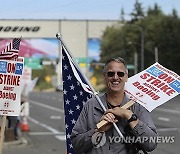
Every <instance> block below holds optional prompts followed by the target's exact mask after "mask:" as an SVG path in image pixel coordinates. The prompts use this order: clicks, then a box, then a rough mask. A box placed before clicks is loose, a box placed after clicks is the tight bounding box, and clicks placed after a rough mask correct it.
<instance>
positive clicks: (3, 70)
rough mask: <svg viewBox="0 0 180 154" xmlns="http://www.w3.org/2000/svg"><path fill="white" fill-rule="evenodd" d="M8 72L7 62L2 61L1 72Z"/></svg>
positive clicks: (0, 62) (0, 64) (0, 63)
mask: <svg viewBox="0 0 180 154" xmlns="http://www.w3.org/2000/svg"><path fill="white" fill-rule="evenodd" d="M6 72H7V62H5V61H0V73H6Z"/></svg>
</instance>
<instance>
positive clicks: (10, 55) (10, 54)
mask: <svg viewBox="0 0 180 154" xmlns="http://www.w3.org/2000/svg"><path fill="white" fill-rule="evenodd" d="M20 42H21V38H14V39H13V40H12V42H11V43H10V44H9V45H8V46H7V47H6V48H5V49H4V50H3V51H2V52H1V53H0V59H6V60H16V59H17V58H18V52H19V45H20Z"/></svg>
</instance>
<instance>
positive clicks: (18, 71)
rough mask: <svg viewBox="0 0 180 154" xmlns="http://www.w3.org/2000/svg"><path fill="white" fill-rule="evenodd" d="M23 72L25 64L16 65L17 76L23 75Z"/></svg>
mask: <svg viewBox="0 0 180 154" xmlns="http://www.w3.org/2000/svg"><path fill="white" fill-rule="evenodd" d="M22 71H23V64H22V63H17V64H16V71H15V74H18V75H22Z"/></svg>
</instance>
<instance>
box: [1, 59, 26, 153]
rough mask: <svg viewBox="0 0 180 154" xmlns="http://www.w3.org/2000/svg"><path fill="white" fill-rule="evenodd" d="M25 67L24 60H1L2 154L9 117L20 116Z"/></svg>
mask: <svg viewBox="0 0 180 154" xmlns="http://www.w3.org/2000/svg"><path fill="white" fill-rule="evenodd" d="M23 67H24V58H23V57H21V58H18V59H17V61H13V60H0V76H1V79H2V80H1V81H0V115H2V121H1V133H0V134H1V136H0V154H2V148H3V140H4V131H5V125H6V118H7V116H19V115H20V96H21V90H19V89H20V87H21V76H22V72H23Z"/></svg>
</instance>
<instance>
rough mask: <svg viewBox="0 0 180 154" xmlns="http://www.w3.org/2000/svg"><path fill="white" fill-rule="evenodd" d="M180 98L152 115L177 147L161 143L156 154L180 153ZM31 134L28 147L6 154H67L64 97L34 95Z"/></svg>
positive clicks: (41, 93)
mask: <svg viewBox="0 0 180 154" xmlns="http://www.w3.org/2000/svg"><path fill="white" fill-rule="evenodd" d="M179 102H180V96H177V97H175V98H174V99H172V100H171V101H169V102H167V103H165V104H163V105H161V106H160V107H158V108H157V109H155V110H154V111H152V112H151V115H152V119H153V121H154V123H155V125H156V127H157V129H158V133H159V136H160V137H161V139H162V138H164V137H170V138H171V139H172V140H171V142H173V143H159V144H158V147H157V148H156V149H155V150H154V151H153V152H152V154H179V153H180V147H179V143H180V123H179V121H180V120H179V117H180V104H179ZM29 103H30V115H29V117H28V125H29V128H30V131H29V132H26V133H24V134H23V135H25V137H26V138H27V140H28V145H26V146H15V147H12V148H9V147H4V148H3V154H65V153H66V144H65V127H64V111H63V98H62V94H61V93H58V92H33V93H31V95H30V98H29ZM159 142H161V140H159Z"/></svg>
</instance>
